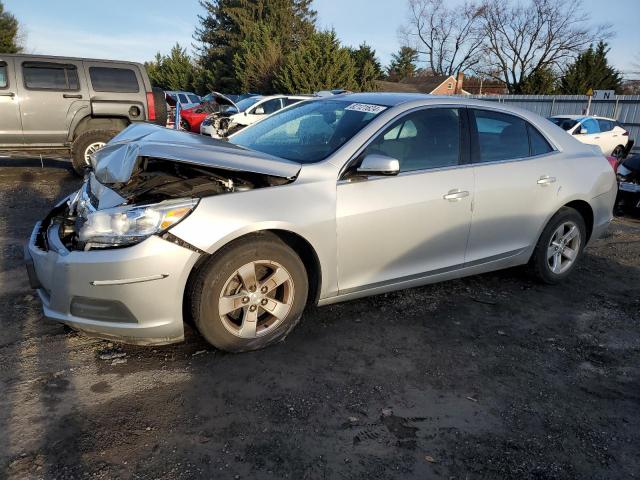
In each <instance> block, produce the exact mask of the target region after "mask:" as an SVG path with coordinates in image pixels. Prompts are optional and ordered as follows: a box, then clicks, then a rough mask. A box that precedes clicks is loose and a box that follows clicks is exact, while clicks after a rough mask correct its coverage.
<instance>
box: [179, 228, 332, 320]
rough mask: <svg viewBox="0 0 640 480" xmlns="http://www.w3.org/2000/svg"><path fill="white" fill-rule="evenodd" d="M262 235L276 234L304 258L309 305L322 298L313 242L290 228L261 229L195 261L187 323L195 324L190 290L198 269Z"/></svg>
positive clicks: (185, 307) (185, 316)
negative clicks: (215, 257) (227, 250)
mask: <svg viewBox="0 0 640 480" xmlns="http://www.w3.org/2000/svg"><path fill="white" fill-rule="evenodd" d="M261 235H275V236H276V237H278V238H279V239H280V240H281V241H282V242H284V243H285V244H286V245H288V246H289V247H290V248H291V249H293V251H294V252H296V254H298V256H299V257H300V260H302V263H303V264H304V268H305V270H306V272H307V279H308V282H309V294H308V296H307V304H308V305H316V304H317V303H318V300H319V298H320V287H321V285H322V271H321V268H320V259H319V258H318V255H317V253H316V251H315V249H314V248H313V247H312V246H311V244H310V243H309V242H308V241H307V240H306V239H305V238H303V237H301V236H300V235H298V234H296V233H293V232H291V231H289V230H277V229H274V230H260V231H257V232H252V233H248V234H246V235H243V236H241V237H238V238H236V239H234V240H232V241H231V242H229V243H227V244H226V245H224V246H223V247H221V248H220V249H219V250H218V251H216V252H214V253H212V254H203V255H202V256H201V257H200V258H199V259H198V261H197V262H196V263H195V265H194V266H193V268H192V269H191V273H190V274H189V278H188V280H187V284H186V287H185V290H184V295H183V301H182V306H183V308H182V313H183V320H184V322H185V323H187V324H189V325H191V326H193V318H192V316H191V308H190V299H189V292H190V291H191V288H190V286H191V285H192V284H193V282H194V279H195V278H196V277H197V276H198V271H199V270H200V269H201V268H202V267H203V265H205V264H206V263H208V261H209V260H211V258H212V257H214V256H215V255H217V254H218V253H219V252H221V251H222V250H224V249H228V248H232V247H233V245H234V244H235V243H236V242H238V241H240V240H246V239H247V238H250V237H255V239H256V241H260V236H261Z"/></svg>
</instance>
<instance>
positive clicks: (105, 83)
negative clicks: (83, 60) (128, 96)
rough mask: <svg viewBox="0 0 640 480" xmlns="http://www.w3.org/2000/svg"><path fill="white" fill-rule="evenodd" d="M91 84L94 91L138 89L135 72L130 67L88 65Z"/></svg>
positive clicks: (136, 90) (115, 91) (121, 91)
mask: <svg viewBox="0 0 640 480" xmlns="http://www.w3.org/2000/svg"><path fill="white" fill-rule="evenodd" d="M89 77H90V78H91V86H92V87H93V89H94V90H95V91H96V92H114V93H136V92H139V91H140V87H139V85H138V78H137V77H136V72H134V71H133V70H131V69H130V68H113V67H90V68H89Z"/></svg>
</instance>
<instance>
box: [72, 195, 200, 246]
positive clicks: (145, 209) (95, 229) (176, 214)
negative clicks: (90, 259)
mask: <svg viewBox="0 0 640 480" xmlns="http://www.w3.org/2000/svg"><path fill="white" fill-rule="evenodd" d="M197 204H198V200H197V199H186V200H185V199H183V200H170V201H165V202H160V203H156V204H152V205H128V206H122V207H116V208H109V209H105V210H97V211H94V212H87V213H86V217H85V219H84V223H83V224H82V226H81V227H80V230H79V232H78V240H79V241H80V242H81V244H83V245H84V248H85V250H87V249H90V248H107V247H121V246H128V245H133V244H136V243H139V242H141V241H143V240H144V239H145V238H148V237H149V236H151V235H156V234H161V233H163V232H165V231H167V230H169V229H170V228H171V227H173V226H175V225H177V224H178V223H179V222H180V221H182V220H184V219H185V218H186V217H187V215H189V214H190V213H191V212H192V211H193V209H194V208H195V207H196V205H197Z"/></svg>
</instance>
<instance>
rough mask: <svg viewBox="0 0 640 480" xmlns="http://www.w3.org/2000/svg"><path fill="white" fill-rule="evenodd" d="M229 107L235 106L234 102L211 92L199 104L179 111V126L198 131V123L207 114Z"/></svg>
mask: <svg viewBox="0 0 640 480" xmlns="http://www.w3.org/2000/svg"><path fill="white" fill-rule="evenodd" d="M229 107H235V103H233V102H232V101H231V100H230V99H229V98H227V97H225V96H224V95H222V94H221V93H218V92H212V93H211V94H209V95H207V96H206V97H205V101H204V102H202V103H201V104H200V105H197V106H195V107H192V108H187V109H185V110H182V111H181V112H180V127H182V129H183V130H186V131H188V132H193V133H200V124H201V123H202V121H203V120H204V119H205V118H207V116H208V115H210V114H212V113H219V112H221V111H224V110H226V109H227V108H229Z"/></svg>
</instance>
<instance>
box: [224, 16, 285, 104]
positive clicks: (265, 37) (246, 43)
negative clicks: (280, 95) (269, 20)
mask: <svg viewBox="0 0 640 480" xmlns="http://www.w3.org/2000/svg"><path fill="white" fill-rule="evenodd" d="M283 61H284V56H283V54H282V48H281V46H280V44H279V43H278V41H277V39H276V38H275V36H274V34H273V29H272V28H271V26H269V25H267V24H265V23H263V22H260V23H257V24H256V25H255V26H254V30H253V32H251V33H250V34H249V35H248V36H247V38H246V39H244V40H243V41H242V42H240V46H239V49H238V52H237V53H236V54H235V55H234V57H233V65H234V68H235V71H236V76H237V79H238V82H239V84H240V88H241V91H243V92H260V93H266V94H268V93H275V87H274V79H275V76H276V74H277V72H278V71H279V70H280V68H281V66H282V63H283Z"/></svg>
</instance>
